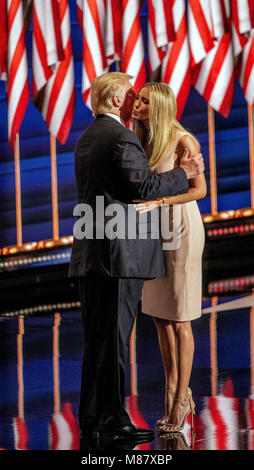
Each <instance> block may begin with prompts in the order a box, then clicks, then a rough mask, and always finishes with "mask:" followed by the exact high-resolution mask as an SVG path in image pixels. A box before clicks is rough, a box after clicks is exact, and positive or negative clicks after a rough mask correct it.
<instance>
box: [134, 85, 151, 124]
mask: <svg viewBox="0 0 254 470" xmlns="http://www.w3.org/2000/svg"><path fill="white" fill-rule="evenodd" d="M149 97H150V91H149V88H148V87H147V88H141V90H139V92H138V94H137V95H136V99H135V101H134V106H133V110H132V117H133V118H134V119H138V120H139V121H142V122H143V124H144V125H145V126H148V123H149Z"/></svg>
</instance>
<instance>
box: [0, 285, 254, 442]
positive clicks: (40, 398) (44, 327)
mask: <svg viewBox="0 0 254 470" xmlns="http://www.w3.org/2000/svg"><path fill="white" fill-rule="evenodd" d="M237 299H240V302H238V303H236V304H235V301H236V302H237ZM246 299H247V301H246ZM253 299H254V297H253V296H250V295H249V296H248V297H247V294H246V295H244V294H241V297H235V298H225V297H224V298H223V299H220V298H213V300H212V303H213V312H212V313H210V312H209V313H204V314H203V315H202V317H201V318H200V319H198V320H195V321H194V322H192V327H193V332H194V337H195V357H194V366H193V371H192V377H191V384H190V386H191V388H192V392H193V398H194V401H195V404H196V416H195V417H194V433H191V426H190V420H187V422H186V425H185V428H184V430H183V433H182V434H180V435H164V436H163V437H160V436H159V435H158V433H157V431H156V421H157V419H158V418H159V417H161V416H162V415H163V411H164V410H163V402H164V379H163V366H162V361H161V357H160V352H159V347H158V343H157V336H156V331H155V327H154V324H153V321H152V319H151V318H150V317H147V316H146V315H143V314H141V313H140V314H139V316H138V319H137V323H136V327H135V330H134V332H133V335H132V340H131V345H130V363H129V366H128V369H127V371H126V395H127V396H126V408H127V410H128V412H129V414H130V416H131V418H132V421H133V423H134V424H135V425H137V426H139V427H150V428H152V429H154V430H155V439H154V440H153V441H152V442H150V443H148V444H147V443H146V444H142V445H140V446H137V447H136V448H135V449H145V450H147V449H153V450H155V449H157V450H162V449H168V450H175V449H188V448H193V449H194V450H213V449H214V450H224V449H228V450H238V449H239V450H247V449H248V450H251V449H253V448H254V358H253V356H254V307H253V304H254V302H253ZM228 301H233V304H230V305H229V307H230V308H229V309H227V308H228V307H227V305H226V303H225V302H228ZM224 303H225V306H224V307H222V311H218V312H216V311H215V310H216V307H215V305H216V304H219V305H220V306H221V305H223V304H224ZM210 305H211V299H208V300H204V301H203V308H208V307H209V306H210ZM236 307H237V308H236ZM219 310H220V309H219ZM81 331H82V325H81V316H80V312H79V311H78V310H73V311H63V312H61V313H59V312H54V311H52V313H51V314H44V313H42V314H41V315H40V314H38V313H37V314H36V316H29V315H21V316H18V317H17V316H14V317H8V318H7V317H6V318H5V317H0V383H1V394H0V448H1V449H7V450H8V449H9V450H12V449H20V450H21V449H28V450H40V449H41V450H47V449H56V450H58V449H59V450H68V449H72V450H75V449H79V429H78V419H77V417H78V406H79V389H80V375H81V358H82V335H81Z"/></svg>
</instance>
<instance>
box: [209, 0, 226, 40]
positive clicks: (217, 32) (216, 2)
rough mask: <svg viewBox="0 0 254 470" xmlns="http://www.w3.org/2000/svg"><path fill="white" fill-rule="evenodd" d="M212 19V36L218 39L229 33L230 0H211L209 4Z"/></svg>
mask: <svg viewBox="0 0 254 470" xmlns="http://www.w3.org/2000/svg"><path fill="white" fill-rule="evenodd" d="M209 8H210V12H211V19H212V24H211V26H212V34H213V37H214V38H216V39H218V38H221V36H222V35H223V34H225V33H229V32H230V22H229V17H230V0H213V1H212V2H209Z"/></svg>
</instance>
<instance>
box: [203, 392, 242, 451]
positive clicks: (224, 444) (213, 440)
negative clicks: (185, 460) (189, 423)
mask: <svg viewBox="0 0 254 470" xmlns="http://www.w3.org/2000/svg"><path fill="white" fill-rule="evenodd" d="M238 428H239V399H238V398H235V397H227V396H223V395H219V396H215V397H206V398H204V408H203V409H202V411H201V413H200V414H199V416H198V417H197V418H196V444H195V448H196V449H197V450H237V449H238V448H239V443H238V436H237V431H238Z"/></svg>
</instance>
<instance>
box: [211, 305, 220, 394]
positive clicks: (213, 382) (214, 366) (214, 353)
mask: <svg viewBox="0 0 254 470" xmlns="http://www.w3.org/2000/svg"><path fill="white" fill-rule="evenodd" d="M217 303H218V297H212V307H215V305H217ZM209 323H210V325H209V326H210V362H211V395H212V397H215V396H216V395H217V379H218V365H217V313H216V312H211V314H210V322H209Z"/></svg>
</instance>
